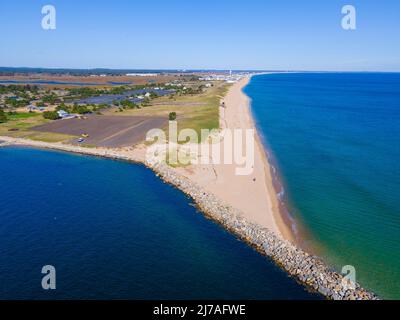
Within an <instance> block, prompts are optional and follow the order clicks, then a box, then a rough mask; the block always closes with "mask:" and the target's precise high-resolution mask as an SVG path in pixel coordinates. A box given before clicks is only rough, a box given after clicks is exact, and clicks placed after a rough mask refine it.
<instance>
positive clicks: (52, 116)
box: [43, 111, 60, 120]
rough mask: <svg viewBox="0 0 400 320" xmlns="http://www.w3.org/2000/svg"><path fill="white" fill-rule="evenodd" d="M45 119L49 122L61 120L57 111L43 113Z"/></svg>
mask: <svg viewBox="0 0 400 320" xmlns="http://www.w3.org/2000/svg"><path fill="white" fill-rule="evenodd" d="M43 118H44V119H48V120H57V119H60V116H59V115H58V113H57V111H45V112H43Z"/></svg>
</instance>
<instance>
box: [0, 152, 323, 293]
mask: <svg viewBox="0 0 400 320" xmlns="http://www.w3.org/2000/svg"><path fill="white" fill-rule="evenodd" d="M0 181H1V183H0V299H214V298H218V299H318V298H320V297H319V296H316V295H313V294H310V293H308V292H306V291H305V290H304V288H303V287H302V286H301V285H299V284H297V283H296V282H295V281H294V280H293V279H291V278H289V277H287V275H286V274H285V273H284V272H282V271H281V270H280V269H279V268H278V267H276V266H275V265H274V264H273V263H272V262H271V261H269V260H267V259H266V258H265V257H263V256H261V255H260V254H258V253H257V252H255V251H254V250H253V249H252V248H250V247H248V246H247V245H246V244H244V243H243V242H241V241H239V240H237V239H236V238H235V237H233V236H232V235H230V234H229V233H227V232H226V231H225V230H224V229H223V228H222V227H220V226H219V225H217V224H215V223H213V222H211V221H209V220H207V219H205V218H204V216H203V215H202V214H201V213H199V212H198V211H197V210H196V209H195V207H194V206H193V205H192V204H191V201H190V200H189V199H188V198H187V197H186V196H185V195H183V194H182V193H181V192H180V191H178V190H176V189H174V188H173V187H171V186H169V185H166V184H164V183H162V182H161V181H160V180H159V179H158V178H157V177H156V176H155V175H154V174H153V173H152V172H151V171H150V170H148V169H146V168H144V167H142V166H139V165H134V164H130V163H124V162H117V161H112V160H105V159H99V158H92V157H86V156H79V155H71V154H67V153H62V152H52V151H43V150H33V149H27V148H16V147H6V148H0ZM44 265H53V266H54V267H55V268H56V280H57V282H56V284H57V287H56V290H55V291H44V290H42V288H41V280H42V276H43V275H42V274H41V269H42V267H43V266H44Z"/></svg>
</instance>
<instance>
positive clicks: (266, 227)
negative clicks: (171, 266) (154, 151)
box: [0, 78, 377, 300]
mask: <svg viewBox="0 0 400 320" xmlns="http://www.w3.org/2000/svg"><path fill="white" fill-rule="evenodd" d="M248 82H249V78H247V79H242V80H241V82H240V83H237V84H235V85H234V86H233V87H231V88H230V90H229V92H228V94H227V96H226V97H225V98H224V99H223V100H224V101H225V103H226V104H227V106H228V108H230V109H229V115H227V117H225V118H224V119H222V120H224V121H225V122H226V123H227V126H228V127H229V126H231V128H232V127H233V128H235V127H238V128H248V127H250V128H254V129H255V133H256V144H255V153H256V155H255V157H256V161H255V169H257V172H256V173H258V174H259V175H261V174H262V177H263V178H262V179H260V180H261V183H260V181H259V180H257V183H254V182H252V180H251V182H250V181H249V178H248V177H244V178H243V177H240V178H237V177H236V179H239V180H235V179H233V180H230V181H229V177H231V174H232V172H231V170H232V168H226V166H224V165H223V166H222V167H219V168H218V167H216V166H212V165H208V168H197V172H196V171H195V170H194V169H193V168H190V169H187V168H175V169H174V168H171V167H169V166H167V165H165V164H152V163H149V162H147V161H146V157H145V154H146V148H145V146H143V145H142V146H140V147H136V148H118V149H107V148H85V147H80V146H74V145H68V144H63V143H48V142H40V141H33V140H27V139H22V138H11V137H0V141H1V142H2V144H1V145H0V147H1V146H7V145H16V146H21V145H22V146H27V147H34V148H40V149H52V150H60V151H65V152H70V153H78V154H83V155H89V156H98V157H103V158H111V159H115V160H123V161H129V162H134V163H137V164H142V165H145V166H146V167H148V168H149V169H151V170H152V171H153V172H154V173H155V174H156V175H157V176H158V177H160V179H162V180H163V181H164V182H166V183H168V184H170V185H172V186H174V187H176V188H177V189H179V190H181V191H182V192H183V193H185V194H186V195H188V196H189V197H191V198H192V199H193V201H194V202H195V203H196V205H197V207H198V208H199V209H200V210H201V212H202V213H203V214H204V215H205V216H206V217H207V218H209V219H211V220H213V221H215V222H216V223H219V224H220V225H222V226H223V227H224V228H225V229H227V230H228V231H230V232H231V233H232V234H234V235H235V236H237V237H238V238H240V239H242V240H243V241H245V242H246V243H248V244H249V245H250V246H252V247H254V248H255V249H256V250H257V251H259V252H260V253H261V254H262V255H265V256H268V257H269V258H271V259H272V260H273V261H275V263H276V264H277V265H278V266H280V267H281V268H282V269H284V270H286V272H287V273H288V274H289V275H290V276H292V277H293V278H295V279H296V280H297V281H298V282H300V283H301V284H303V285H305V286H306V287H307V288H309V289H310V290H312V291H315V292H319V293H321V294H322V295H323V296H325V297H327V298H329V299H335V300H342V299H348V300H353V299H377V296H376V295H375V294H373V293H372V292H369V291H367V290H365V289H363V288H362V287H361V286H360V285H358V284H355V287H354V288H352V287H348V283H347V282H346V281H345V279H344V277H343V276H342V275H341V274H339V273H338V272H336V271H334V270H333V269H332V267H330V266H328V265H327V264H326V263H325V262H323V261H322V259H320V258H319V257H317V256H313V255H310V254H309V253H307V252H305V251H304V250H302V249H301V248H300V247H299V246H296V244H295V243H294V242H293V241H292V240H293V235H292V234H291V232H290V228H289V227H288V226H287V225H286V223H285V221H284V218H283V217H282V215H281V213H280V210H279V196H278V194H277V193H276V190H275V187H274V185H273V172H272V168H273V167H272V165H271V164H270V162H269V159H268V153H267V150H266V149H265V148H264V145H263V144H262V142H261V138H260V136H259V133H258V130H257V128H256V126H255V122H254V119H253V117H252V114H251V110H250V98H249V97H247V95H246V94H245V93H244V92H243V88H244V87H245V85H247V84H248ZM235 116H239V119H238V118H237V117H235ZM242 124H243V126H242ZM210 166H211V168H210ZM210 172H213V173H214V172H216V173H220V174H221V175H219V176H218V175H217V176H213V175H212V174H211V177H213V178H212V179H211V180H209V179H208V178H209V177H210V175H209V173H210ZM218 178H219V179H218ZM221 179H222V180H221ZM224 179H225V180H224ZM226 179H228V181H229V182H228V183H227V180H226ZM235 182H237V183H235ZM238 188H239V189H238ZM265 190H266V191H267V192H265ZM245 191H246V192H247V193H245V194H244V196H248V197H249V198H248V199H247V202H246V201H244V205H245V206H244V207H243V203H242V202H243V198H244V196H243V197H242V195H243V192H245ZM231 192H233V194H231ZM238 192H239V196H238ZM253 193H254V194H253ZM232 197H233V198H232ZM235 197H236V198H235ZM232 199H233V201H230V200H232ZM245 200H246V199H245ZM255 201H257V202H256V203H254V202H255ZM238 203H239V205H240V206H241V207H240V206H239V207H238V206H237V205H236V204H238ZM248 204H250V205H249V206H246V205H248ZM243 208H244V209H245V210H243ZM248 208H250V210H249V211H247V210H246V209H248ZM261 209H266V210H265V211H261V212H259V211H258V210H261ZM267 214H269V215H268V216H267V217H266V215H267ZM260 222H261V223H260Z"/></svg>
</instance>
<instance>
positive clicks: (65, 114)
mask: <svg viewBox="0 0 400 320" xmlns="http://www.w3.org/2000/svg"><path fill="white" fill-rule="evenodd" d="M57 113H58V116H59V117H60V118H61V119H73V118H75V117H76V115H74V114H69V113H68V112H66V111H64V110H59V111H57Z"/></svg>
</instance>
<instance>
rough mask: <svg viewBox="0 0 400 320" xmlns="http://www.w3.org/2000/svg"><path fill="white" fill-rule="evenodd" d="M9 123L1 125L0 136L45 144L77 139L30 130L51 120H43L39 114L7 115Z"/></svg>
mask: <svg viewBox="0 0 400 320" xmlns="http://www.w3.org/2000/svg"><path fill="white" fill-rule="evenodd" d="M7 118H8V121H7V122H6V123H1V124H0V136H8V137H14V138H25V139H32V140H37V141H44V142H62V141H67V140H70V139H73V138H75V137H72V136H68V135H64V134H55V133H47V132H38V131H33V130H30V128H32V127H35V126H38V125H41V124H45V123H47V122H48V121H49V120H45V119H43V117H42V115H41V114H38V113H18V114H15V115H7Z"/></svg>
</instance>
